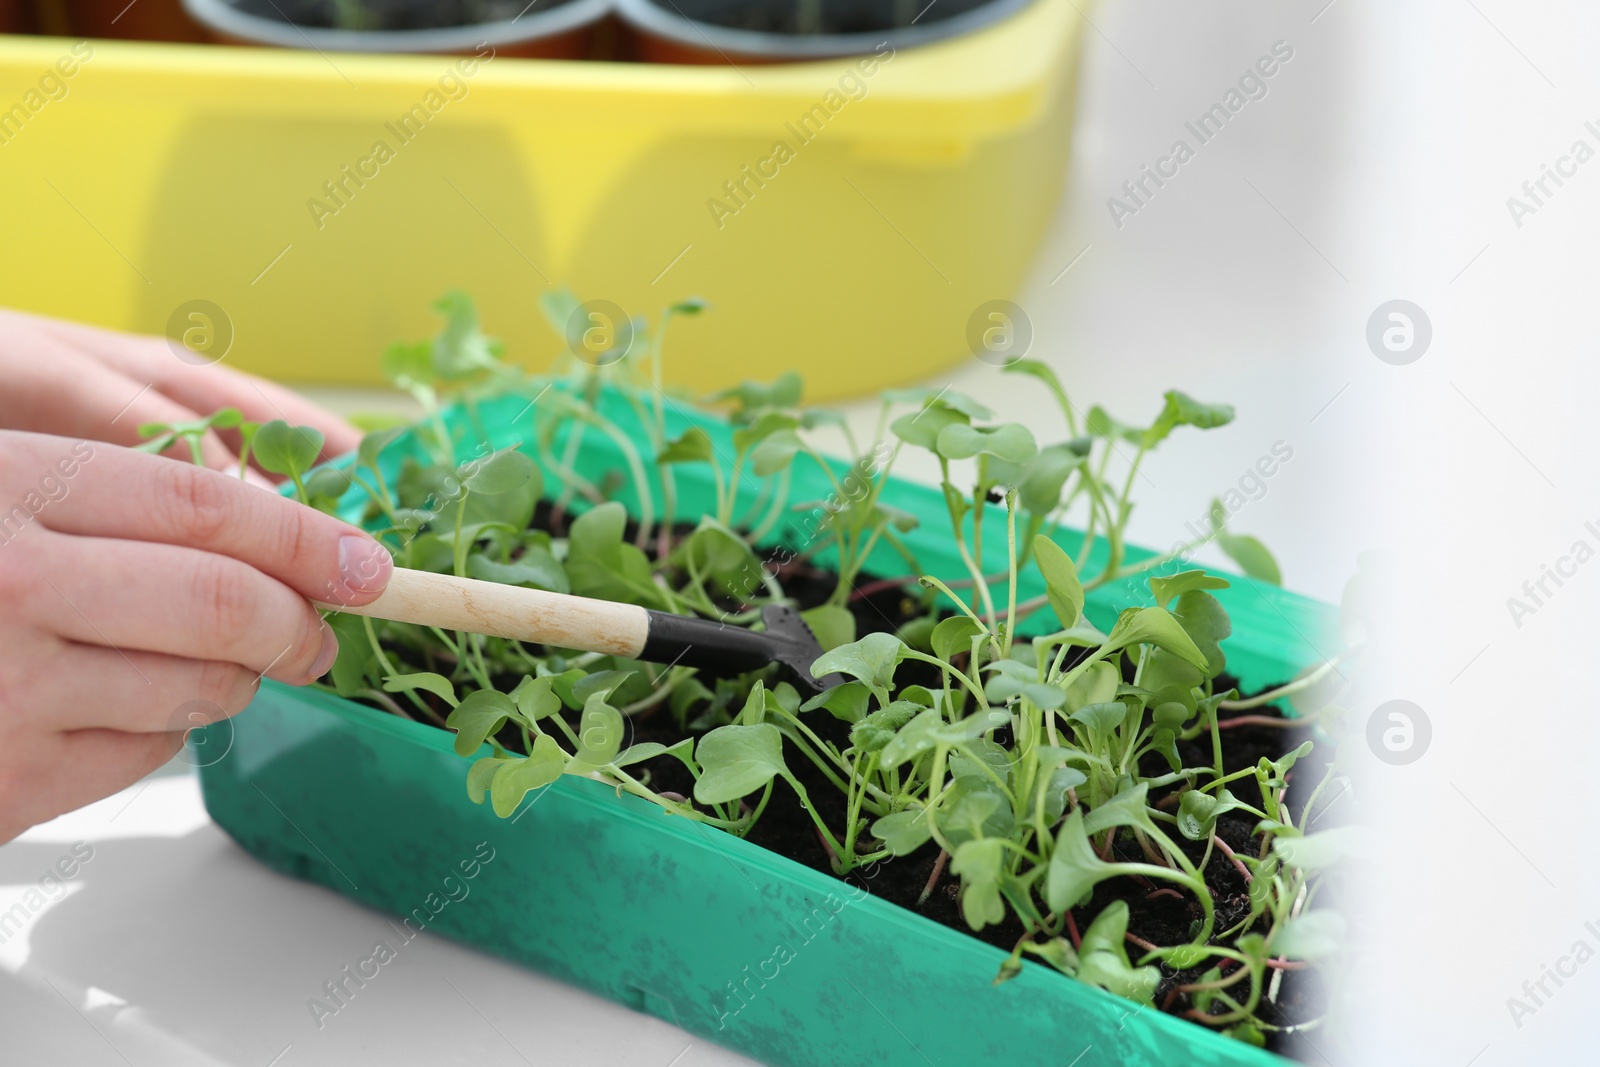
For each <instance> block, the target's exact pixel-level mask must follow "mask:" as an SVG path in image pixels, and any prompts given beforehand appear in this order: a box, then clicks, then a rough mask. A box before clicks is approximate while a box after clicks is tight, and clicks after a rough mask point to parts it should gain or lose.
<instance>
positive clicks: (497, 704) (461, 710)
mask: <svg viewBox="0 0 1600 1067" xmlns="http://www.w3.org/2000/svg"><path fill="white" fill-rule="evenodd" d="M516 714H517V706H516V705H515V704H514V703H512V701H511V698H510V697H508V696H506V695H505V694H504V693H497V692H495V691H494V690H493V689H480V690H478V691H477V692H476V693H468V694H467V696H466V699H464V700H462V701H461V703H459V704H457V705H456V706H455V709H454V710H453V711H451V712H450V717H449V718H447V719H445V721H444V724H445V726H446V727H447V728H448V729H451V730H454V731H455V732H456V755H458V756H471V755H472V754H473V753H474V752H477V751H478V749H479V748H481V747H483V743H484V742H485V741H487V740H488V739H489V738H491V737H493V736H494V735H495V734H497V733H499V732H500V728H501V727H502V726H504V725H505V724H506V720H508V719H511V718H514V717H515V716H516Z"/></svg>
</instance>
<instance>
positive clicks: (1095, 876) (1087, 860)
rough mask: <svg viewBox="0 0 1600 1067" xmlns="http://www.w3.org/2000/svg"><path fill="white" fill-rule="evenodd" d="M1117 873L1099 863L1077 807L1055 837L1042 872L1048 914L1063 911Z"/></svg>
mask: <svg viewBox="0 0 1600 1067" xmlns="http://www.w3.org/2000/svg"><path fill="white" fill-rule="evenodd" d="M1116 873H1117V872H1116V870H1115V869H1114V868H1113V867H1112V866H1111V865H1110V864H1108V863H1103V862H1101V860H1100V857H1099V856H1097V855H1095V852H1094V847H1093V846H1092V845H1090V844H1089V835H1088V833H1086V832H1085V830H1084V828H1083V809H1081V808H1079V809H1078V810H1076V811H1074V812H1073V813H1072V814H1070V815H1068V816H1067V818H1066V820H1065V821H1064V822H1063V823H1062V824H1061V830H1060V831H1059V832H1058V833H1057V834H1056V847H1055V848H1054V850H1052V851H1051V853H1050V865H1049V867H1048V868H1046V871H1045V891H1044V898H1045V903H1047V904H1049V905H1050V910H1051V911H1054V912H1061V911H1064V910H1066V909H1067V908H1070V907H1073V906H1074V905H1076V904H1077V903H1078V902H1079V901H1081V900H1083V899H1084V898H1086V897H1087V896H1088V895H1089V894H1090V893H1092V892H1093V891H1094V887H1095V886H1097V885H1099V884H1100V883H1101V882H1103V881H1105V880H1106V879H1107V878H1111V877H1113V876H1115V875H1116Z"/></svg>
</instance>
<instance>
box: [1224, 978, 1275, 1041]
mask: <svg viewBox="0 0 1600 1067" xmlns="http://www.w3.org/2000/svg"><path fill="white" fill-rule="evenodd" d="M1219 977H1220V972H1219ZM1222 1036H1223V1037H1226V1038H1229V1039H1230V1040H1233V1041H1242V1042H1243V1043H1245V1044H1246V1045H1254V1046H1255V1047H1256V1048H1266V1047H1267V1035H1266V1034H1265V1033H1263V1032H1262V1030H1261V1027H1259V1026H1257V1025H1256V1024H1255V1023H1253V1022H1251V1021H1250V1020H1249V1019H1246V1020H1245V1021H1244V1022H1239V1023H1234V1024H1233V1025H1232V1026H1230V1027H1228V1028H1227V1029H1226V1030H1224V1031H1222Z"/></svg>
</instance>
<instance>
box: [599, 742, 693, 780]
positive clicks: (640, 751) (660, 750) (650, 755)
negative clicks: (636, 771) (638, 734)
mask: <svg viewBox="0 0 1600 1067" xmlns="http://www.w3.org/2000/svg"><path fill="white" fill-rule="evenodd" d="M657 756H671V757H673V758H674V759H676V760H677V761H678V762H680V763H682V764H683V765H684V766H685V767H687V768H689V772H690V773H691V774H699V773H700V767H699V765H698V764H697V763H695V761H694V738H692V737H685V738H684V739H683V740H682V741H679V742H678V743H677V744H674V745H663V744H660V743H658V742H655V741H641V742H639V743H638V744H637V745H629V746H628V747H627V748H625V749H623V750H622V752H621V753H619V754H618V756H617V758H616V759H614V760H612V761H611V766H613V767H628V766H632V765H633V764H635V763H642V762H644V761H645V760H647V759H655V758H656V757H657Z"/></svg>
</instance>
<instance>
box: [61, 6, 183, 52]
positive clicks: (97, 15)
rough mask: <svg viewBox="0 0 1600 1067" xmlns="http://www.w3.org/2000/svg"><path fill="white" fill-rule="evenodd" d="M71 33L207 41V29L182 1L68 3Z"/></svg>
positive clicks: (104, 36)
mask: <svg viewBox="0 0 1600 1067" xmlns="http://www.w3.org/2000/svg"><path fill="white" fill-rule="evenodd" d="M65 9H66V17H67V22H68V25H69V26H70V27H71V32H72V33H73V34H74V35H76V36H79V37H101V38H107V39H110V40H123V41H189V42H197V41H204V40H205V39H206V33H205V30H204V29H203V28H202V27H201V25H200V24H199V23H198V22H196V21H195V20H194V19H193V18H191V17H190V16H189V13H188V12H186V11H185V10H184V6H183V3H182V0H138V2H137V3H132V4H130V3H129V2H128V0H66V4H65Z"/></svg>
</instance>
